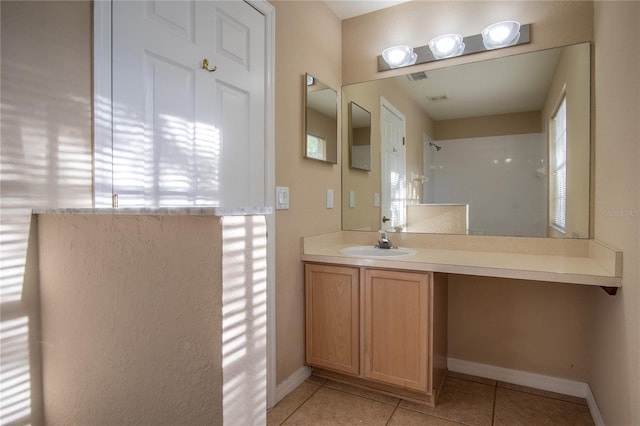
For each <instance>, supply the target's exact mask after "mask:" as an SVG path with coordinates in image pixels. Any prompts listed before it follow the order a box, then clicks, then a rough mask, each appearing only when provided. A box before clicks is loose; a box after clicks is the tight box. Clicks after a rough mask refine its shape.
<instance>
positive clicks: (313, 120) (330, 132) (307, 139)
mask: <svg viewBox="0 0 640 426" xmlns="http://www.w3.org/2000/svg"><path fill="white" fill-rule="evenodd" d="M305 84H306V86H305V87H306V90H305V92H304V93H305V113H304V119H305V123H304V156H305V157H306V158H310V159H313V160H319V161H325V162H327V163H332V164H336V163H337V162H338V93H337V92H336V91H335V90H334V89H332V88H331V87H329V86H327V85H326V84H324V83H323V82H322V81H320V80H318V79H317V78H315V77H313V76H312V75H311V74H306V79H305Z"/></svg>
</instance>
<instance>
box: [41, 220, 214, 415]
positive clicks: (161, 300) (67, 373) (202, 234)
mask: <svg viewBox="0 0 640 426" xmlns="http://www.w3.org/2000/svg"><path fill="white" fill-rule="evenodd" d="M38 222H39V226H38V228H39V254H40V288H41V306H42V308H41V311H42V324H43V330H42V331H43V333H42V335H43V337H44V342H43V349H42V355H43V356H42V358H43V378H44V380H43V383H44V395H45V398H44V402H45V420H46V424H48V425H70V424H77V425H79V424H86V425H89V424H93V425H115V424H120V425H124V424H156V425H160V424H167V425H169V424H221V422H222V350H221V348H222V315H221V311H222V274H223V271H222V252H223V250H222V249H223V246H222V243H221V240H222V225H221V220H220V218H211V217H193V216H192V217H188V216H187V217H178V216H165V217H150V216H103V215H91V216H81V215H55V216H54V215H45V216H39V218H38ZM185 235H189V238H184V236H185ZM215 290H217V291H215ZM98 401H99V402H100V403H97V402H98Z"/></svg>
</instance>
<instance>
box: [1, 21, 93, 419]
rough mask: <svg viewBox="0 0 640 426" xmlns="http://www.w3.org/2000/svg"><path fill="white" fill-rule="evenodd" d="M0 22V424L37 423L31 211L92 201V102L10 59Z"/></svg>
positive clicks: (34, 67) (37, 357)
mask: <svg viewBox="0 0 640 426" xmlns="http://www.w3.org/2000/svg"><path fill="white" fill-rule="evenodd" d="M3 13H4V12H3ZM4 24H5V22H3V34H2V37H3V52H2V53H3V61H2V89H1V108H2V118H1V124H0V129H1V132H2V134H1V139H2V146H1V147H0V157H1V173H0V184H1V190H0V192H1V200H0V204H1V206H0V210H1V219H0V247H1V250H0V277H1V280H0V312H1V316H0V318H1V323H0V362H1V365H2V375H1V376H0V424H29V423H31V424H39V423H42V413H41V411H42V410H41V389H40V388H41V379H40V368H41V367H40V365H41V360H40V352H39V351H40V345H39V339H40V338H39V330H40V320H39V302H38V292H37V288H38V283H37V276H38V273H37V255H36V254H35V253H34V250H35V249H34V247H35V245H34V244H35V241H36V239H37V236H36V235H35V232H36V231H35V228H34V226H32V225H33V224H32V223H31V209H33V208H37V207H57V206H62V205H64V206H65V207H91V180H92V176H91V146H90V141H91V134H90V129H91V128H90V122H91V121H90V119H91V107H90V103H89V100H88V99H83V98H82V97H80V96H77V95H75V94H73V93H67V94H65V95H64V96H60V95H59V93H56V89H55V87H53V88H52V86H56V85H57V84H61V85H63V84H68V82H66V83H64V82H62V83H61V82H60V81H52V78H53V77H52V76H51V74H50V73H49V74H47V71H46V70H45V69H43V68H38V66H39V64H37V63H33V65H32V64H31V63H29V64H27V63H21V62H20V61H19V60H14V58H15V57H16V54H15V52H12V51H11V47H12V46H14V44H15V43H9V42H7V44H5V40H7V39H10V38H11V36H12V35H13V33H11V32H9V33H8V34H7V33H5V31H4V29H5V27H7V25H4ZM5 47H7V49H5ZM5 53H6V54H5ZM43 63H46V61H43ZM62 79H64V77H62ZM30 343H31V345H30Z"/></svg>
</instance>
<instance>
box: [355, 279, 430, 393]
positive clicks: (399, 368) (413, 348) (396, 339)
mask: <svg viewBox="0 0 640 426" xmlns="http://www.w3.org/2000/svg"><path fill="white" fill-rule="evenodd" d="M430 283H431V280H430V275H429V274H417V273H406V272H396V271H385V270H376V269H367V270H366V271H365V289H364V319H363V321H364V333H365V336H364V376H365V377H367V378H369V379H373V380H377V381H380V382H384V383H388V384H392V385H395V386H400V387H403V388H408V389H414V390H419V391H423V392H424V391H428V376H427V374H428V371H429V370H428V368H427V367H428V344H429V336H428V318H429V312H428V310H429V303H428V298H429V288H430Z"/></svg>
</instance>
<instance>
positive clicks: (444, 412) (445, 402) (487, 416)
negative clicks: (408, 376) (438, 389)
mask: <svg viewBox="0 0 640 426" xmlns="http://www.w3.org/2000/svg"><path fill="white" fill-rule="evenodd" d="M494 395H495V387H494V386H489V385H485V384H482V383H474V382H469V381H466V380H460V379H455V378H452V377H447V378H446V380H445V383H444V387H443V388H442V393H441V394H440V398H439V399H438V403H437V404H436V406H435V407H428V406H425V405H420V404H416V403H413V402H407V401H400V407H401V408H406V409H409V410H413V411H419V412H421V413H424V414H429V415H432V416H435V417H440V418H443V419H447V420H451V421H455V422H460V423H465V424H468V425H473V426H489V425H491V421H492V416H493V400H494Z"/></svg>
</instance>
